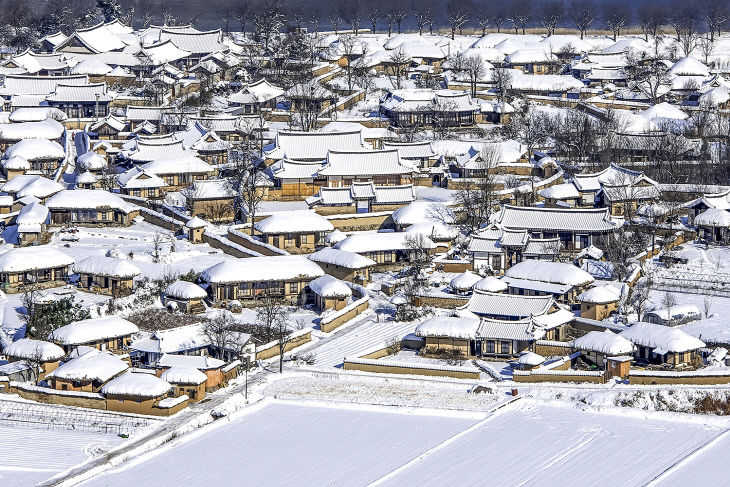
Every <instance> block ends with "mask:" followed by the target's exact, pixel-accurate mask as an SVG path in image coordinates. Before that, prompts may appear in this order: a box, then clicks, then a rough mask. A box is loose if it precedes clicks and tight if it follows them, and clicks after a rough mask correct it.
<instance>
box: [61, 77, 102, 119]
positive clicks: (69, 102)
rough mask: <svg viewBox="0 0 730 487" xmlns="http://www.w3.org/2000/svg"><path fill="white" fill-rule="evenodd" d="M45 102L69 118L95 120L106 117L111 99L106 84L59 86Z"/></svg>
mask: <svg viewBox="0 0 730 487" xmlns="http://www.w3.org/2000/svg"><path fill="white" fill-rule="evenodd" d="M47 101H48V104H49V105H50V106H52V107H55V108H58V109H59V110H62V111H63V112H64V113H66V115H67V116H68V117H69V118H95V117H106V116H107V114H108V113H109V103H111V101H112V97H111V95H109V94H108V93H107V89H106V83H96V84H88V85H80V86H77V85H63V84H59V85H58V86H56V91H55V92H54V93H53V94H52V95H49V96H48V98H47Z"/></svg>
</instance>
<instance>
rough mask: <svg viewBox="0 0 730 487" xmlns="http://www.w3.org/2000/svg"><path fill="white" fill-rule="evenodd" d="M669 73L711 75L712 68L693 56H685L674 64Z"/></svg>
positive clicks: (677, 74)
mask: <svg viewBox="0 0 730 487" xmlns="http://www.w3.org/2000/svg"><path fill="white" fill-rule="evenodd" d="M668 72H669V73H671V74H673V75H676V76H709V75H710V70H709V69H708V68H707V66H705V65H704V64H702V63H701V62H700V61H698V60H697V59H695V58H693V57H683V58H682V59H680V60H679V61H677V62H676V63H674V64H673V65H672V67H671V68H669V70H668Z"/></svg>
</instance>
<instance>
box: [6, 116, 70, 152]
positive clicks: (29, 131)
mask: <svg viewBox="0 0 730 487" xmlns="http://www.w3.org/2000/svg"><path fill="white" fill-rule="evenodd" d="M64 131H65V128H64V126H63V125H62V124H61V123H60V122H57V121H55V120H51V119H46V120H43V121H42V122H20V123H3V124H0V149H3V150H6V149H7V148H8V147H10V146H11V145H13V144H15V143H16V142H20V141H21V140H25V139H36V140H37V139H46V140H47V141H53V142H59V141H60V140H61V137H62V136H63V134H64ZM7 157H9V156H7Z"/></svg>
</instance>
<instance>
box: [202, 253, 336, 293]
mask: <svg viewBox="0 0 730 487" xmlns="http://www.w3.org/2000/svg"><path fill="white" fill-rule="evenodd" d="M322 275H324V272H323V271H322V269H321V268H320V267H319V266H318V265H317V264H316V263H314V262H312V261H310V260H308V259H307V258H306V257H304V256H298V255H286V256H272V257H252V258H247V259H236V260H234V261H230V260H229V261H224V262H221V263H219V264H216V265H214V266H212V267H209V268H208V269H206V270H204V271H203V273H202V274H201V276H200V278H201V280H202V281H203V282H205V283H206V284H208V285H209V287H208V290H209V291H208V293H209V296H210V297H211V299H212V300H213V301H216V302H221V301H223V302H227V301H231V300H234V299H236V300H239V301H244V300H245V301H251V300H255V299H256V298H259V297H263V296H269V297H274V298H278V299H281V300H283V301H285V302H288V303H297V302H298V301H299V299H300V296H302V295H303V293H304V291H305V288H306V287H307V285H309V282H310V281H311V280H313V279H316V278H317V277H320V276H322Z"/></svg>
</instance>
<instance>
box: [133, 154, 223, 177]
mask: <svg viewBox="0 0 730 487" xmlns="http://www.w3.org/2000/svg"><path fill="white" fill-rule="evenodd" d="M142 169H145V170H146V171H149V172H152V173H154V174H158V175H159V174H207V173H212V172H213V168H212V167H211V166H210V164H208V163H207V162H205V161H203V160H202V159H198V158H197V157H194V156H187V157H181V158H175V159H156V160H153V161H150V162H148V163H146V164H143V165H142Z"/></svg>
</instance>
